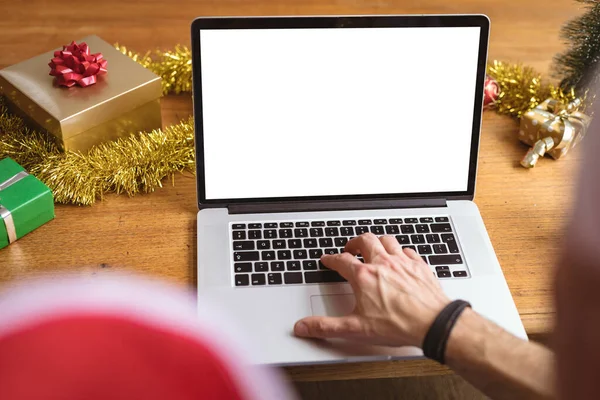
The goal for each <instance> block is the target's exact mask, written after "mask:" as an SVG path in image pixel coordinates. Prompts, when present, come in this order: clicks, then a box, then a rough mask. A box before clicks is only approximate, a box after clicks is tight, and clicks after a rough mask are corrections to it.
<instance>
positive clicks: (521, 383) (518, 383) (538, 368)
mask: <svg viewBox="0 0 600 400" xmlns="http://www.w3.org/2000/svg"><path fill="white" fill-rule="evenodd" d="M445 357H446V363H447V364H448V366H450V367H451V368H452V369H453V370H454V371H456V372H457V373H458V374H460V375H461V376H462V377H463V378H465V379H466V380H467V381H469V382H470V383H471V384H472V385H473V386H475V387H477V388H478V389H479V390H481V391H482V392H483V393H485V394H486V395H488V396H490V397H491V398H493V399H495V400H503V399H510V400H518V399H553V398H555V390H554V382H555V379H554V373H555V372H554V370H555V366H554V354H553V353H552V352H551V351H550V350H549V349H547V348H545V347H543V346H541V345H539V344H537V343H532V342H527V341H524V340H521V339H519V338H517V337H515V336H513V335H511V334H510V333H508V332H506V331H505V330H503V329H502V328H500V327H499V326H497V325H496V324H494V323H492V322H490V321H488V320H486V319H485V318H483V317H481V316H480V315H478V314H476V313H475V312H474V311H472V310H470V309H466V310H465V311H464V312H463V314H462V315H461V316H460V318H459V319H458V321H457V323H456V325H455V326H454V329H453V330H452V332H451V334H450V338H449V340H448V344H447V347H446V356H445Z"/></svg>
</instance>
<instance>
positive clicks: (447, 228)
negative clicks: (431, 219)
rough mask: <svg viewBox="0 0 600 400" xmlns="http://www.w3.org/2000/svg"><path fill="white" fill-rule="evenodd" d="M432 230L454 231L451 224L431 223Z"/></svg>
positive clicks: (435, 231)
mask: <svg viewBox="0 0 600 400" xmlns="http://www.w3.org/2000/svg"><path fill="white" fill-rule="evenodd" d="M431 232H434V233H437V232H452V227H451V226H450V224H431Z"/></svg>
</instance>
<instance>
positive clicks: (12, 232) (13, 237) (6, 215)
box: [0, 171, 29, 243]
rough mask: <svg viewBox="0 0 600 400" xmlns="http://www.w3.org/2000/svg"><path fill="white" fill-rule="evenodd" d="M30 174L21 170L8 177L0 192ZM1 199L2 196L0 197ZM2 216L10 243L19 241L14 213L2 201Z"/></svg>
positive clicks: (0, 204) (0, 205)
mask: <svg viewBox="0 0 600 400" xmlns="http://www.w3.org/2000/svg"><path fill="white" fill-rule="evenodd" d="M28 175H29V174H28V173H27V172H25V171H21V172H19V173H17V174H16V175H15V176H13V177H12V178H9V179H7V180H6V181H4V182H1V183H0V192H2V191H3V190H4V189H6V188H7V187H9V186H11V185H14V184H15V183H17V182H19V181H20V180H21V179H23V178H25V177H26V176H28ZM0 200H1V198H0ZM0 218H1V219H2V220H3V221H4V226H6V232H8V243H13V242H16V241H17V230H16V228H15V221H14V220H13V217H12V214H11V213H10V210H9V209H8V208H6V207H4V206H3V205H2V203H0Z"/></svg>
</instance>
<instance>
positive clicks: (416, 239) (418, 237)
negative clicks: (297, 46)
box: [410, 235, 425, 244]
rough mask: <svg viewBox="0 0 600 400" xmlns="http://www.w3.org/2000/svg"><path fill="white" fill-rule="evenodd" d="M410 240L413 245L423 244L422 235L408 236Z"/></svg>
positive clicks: (423, 237)
mask: <svg viewBox="0 0 600 400" xmlns="http://www.w3.org/2000/svg"><path fill="white" fill-rule="evenodd" d="M410 240H411V242H412V243H413V244H423V243H425V236H423V235H410Z"/></svg>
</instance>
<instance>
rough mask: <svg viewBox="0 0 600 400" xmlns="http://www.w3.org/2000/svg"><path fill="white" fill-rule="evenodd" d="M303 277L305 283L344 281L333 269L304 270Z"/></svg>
mask: <svg viewBox="0 0 600 400" xmlns="http://www.w3.org/2000/svg"><path fill="white" fill-rule="evenodd" d="M304 279H305V280H306V283H333V282H345V281H346V280H345V279H344V278H343V277H342V276H341V275H340V274H338V273H337V272H335V271H315V272H305V273H304Z"/></svg>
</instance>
